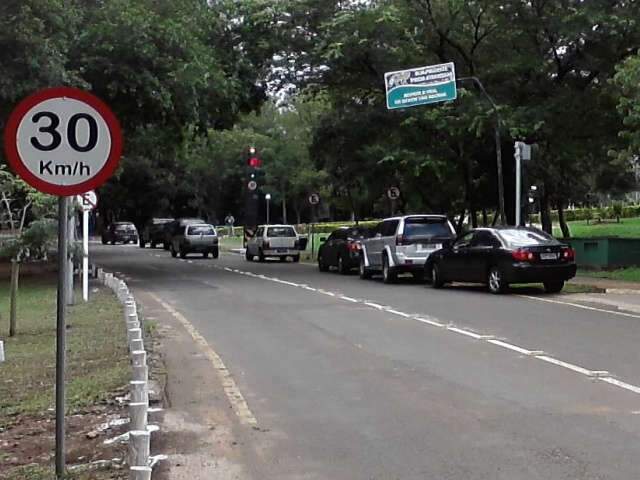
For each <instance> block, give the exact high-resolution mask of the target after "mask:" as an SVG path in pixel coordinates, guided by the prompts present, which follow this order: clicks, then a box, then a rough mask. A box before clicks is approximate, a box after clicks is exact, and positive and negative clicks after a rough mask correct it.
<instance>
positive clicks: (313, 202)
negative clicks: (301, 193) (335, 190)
mask: <svg viewBox="0 0 640 480" xmlns="http://www.w3.org/2000/svg"><path fill="white" fill-rule="evenodd" d="M309 203H310V204H311V205H317V204H319V203H320V195H318V194H317V193H312V194H311V195H309Z"/></svg>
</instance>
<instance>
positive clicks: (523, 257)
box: [511, 248, 535, 262]
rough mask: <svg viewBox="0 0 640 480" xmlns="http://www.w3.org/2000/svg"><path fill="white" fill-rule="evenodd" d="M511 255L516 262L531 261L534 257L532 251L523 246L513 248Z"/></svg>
mask: <svg viewBox="0 0 640 480" xmlns="http://www.w3.org/2000/svg"><path fill="white" fill-rule="evenodd" d="M511 256H512V257H513V259H514V260H517V261H518V262H532V261H533V259H534V258H535V256H534V254H533V252H530V251H529V250H525V249H524V248H519V249H517V250H514V251H513V252H511Z"/></svg>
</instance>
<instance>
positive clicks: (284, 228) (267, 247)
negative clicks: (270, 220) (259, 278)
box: [245, 225, 307, 262]
mask: <svg viewBox="0 0 640 480" xmlns="http://www.w3.org/2000/svg"><path fill="white" fill-rule="evenodd" d="M306 248H307V239H306V238H304V237H301V236H300V235H298V233H297V232H296V229H295V228H293V227H292V226H291V225H262V226H259V227H258V229H257V230H256V234H255V236H254V237H253V238H251V239H249V241H248V242H247V251H246V253H245V258H246V259H247V261H253V259H254V258H255V257H258V260H259V261H261V262H264V260H265V258H267V257H274V258H278V259H279V260H280V261H281V262H284V261H286V260H287V257H291V258H292V259H293V261H294V262H299V261H300V252H301V251H304V250H306Z"/></svg>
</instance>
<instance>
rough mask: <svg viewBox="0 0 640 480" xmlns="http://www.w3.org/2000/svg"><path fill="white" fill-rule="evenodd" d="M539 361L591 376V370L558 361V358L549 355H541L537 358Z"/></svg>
mask: <svg viewBox="0 0 640 480" xmlns="http://www.w3.org/2000/svg"><path fill="white" fill-rule="evenodd" d="M535 358H537V359H538V360H542V361H543V362H548V363H553V364H554V365H557V366H559V367H562V368H568V369H569V370H573V371H574V372H577V373H581V374H582V375H586V376H587V377H590V376H591V370H587V369H586V368H584V367H579V366H578V365H574V364H573V363H568V362H563V361H562V360H558V359H557V358H553V357H549V356H547V355H540V356H539V357H535Z"/></svg>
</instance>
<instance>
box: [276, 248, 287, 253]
mask: <svg viewBox="0 0 640 480" xmlns="http://www.w3.org/2000/svg"><path fill="white" fill-rule="evenodd" d="M276 251H277V252H278V253H287V249H286V248H278V249H277V250H276Z"/></svg>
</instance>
